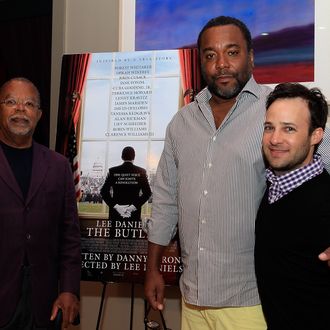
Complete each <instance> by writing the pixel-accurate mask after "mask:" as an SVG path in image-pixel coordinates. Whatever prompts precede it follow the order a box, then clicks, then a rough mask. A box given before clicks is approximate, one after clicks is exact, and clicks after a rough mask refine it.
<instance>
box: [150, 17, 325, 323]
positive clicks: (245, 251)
mask: <svg viewBox="0 0 330 330" xmlns="http://www.w3.org/2000/svg"><path fill="white" fill-rule="evenodd" d="M198 49H199V54H200V61H201V69H202V73H203V77H204V80H205V82H206V83H207V88H205V89H204V90H202V91H201V92H200V93H199V94H198V95H197V96H196V97H195V100H194V102H191V103H190V104H188V105H187V106H185V107H184V108H183V109H182V110H180V111H179V112H178V113H177V114H176V115H175V116H174V118H173V119H172V121H171V122H170V123H169V125H168V128H167V133H166V139H165V145H164V150H163V153H162V156H161V159H160V162H159V165H158V169H157V174H156V180H155V184H154V187H153V206H152V207H153V209H152V217H151V219H150V222H149V233H148V240H149V245H148V264H147V272H146V279H145V295H146V297H147V298H148V300H149V302H150V304H151V306H152V307H153V308H155V309H160V310H161V309H163V307H164V306H163V298H164V280H163V278H162V276H161V273H160V272H159V265H160V260H161V255H162V253H163V251H164V248H165V246H166V245H167V244H168V243H169V242H170V240H171V237H173V234H174V233H175V230H176V226H178V230H179V237H180V245H181V257H182V263H183V273H182V275H181V278H180V289H181V293H182V296H183V299H182V325H181V328H182V329H184V330H186V329H190V330H191V329H196V330H204V329H209V330H214V329H221V330H224V329H225V330H229V329H230V330H232V329H237V330H248V329H249V330H250V329H253V330H264V329H266V324H265V320H264V317H263V313H262V309H261V306H260V301H259V295H258V290H257V284H256V278H255V271H254V224H255V217H256V213H257V210H258V206H259V204H260V201H261V199H262V196H263V194H264V191H265V188H266V182H265V165H264V162H263V157H262V152H261V138H262V133H263V123H264V116H265V102H266V98H267V95H268V94H269V92H270V88H268V87H266V86H262V85H259V84H257V83H256V81H255V80H254V78H253V76H252V71H253V66H254V55H253V49H252V41H251V34H250V32H249V30H248V29H247V27H246V26H245V24H244V23H242V22H241V21H239V20H237V19H235V18H232V17H226V16H219V17H216V18H214V19H211V20H210V21H209V22H208V23H207V24H206V25H205V26H204V27H203V29H202V30H201V32H200V34H199V37H198ZM328 147H329V148H330V146H328ZM328 150H329V149H328ZM329 158H330V153H329V152H328V153H327V159H326V158H324V160H326V162H327V163H328V165H329V169H330V159H329Z"/></svg>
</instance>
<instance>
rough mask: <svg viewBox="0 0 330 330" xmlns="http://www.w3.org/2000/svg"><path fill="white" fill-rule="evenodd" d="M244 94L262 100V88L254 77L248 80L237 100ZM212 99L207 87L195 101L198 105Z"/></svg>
mask: <svg viewBox="0 0 330 330" xmlns="http://www.w3.org/2000/svg"><path fill="white" fill-rule="evenodd" d="M243 93H250V94H253V95H254V96H255V97H257V98H260V96H261V87H260V85H259V84H257V82H256V81H255V80H254V77H253V76H251V78H250V79H249V80H248V82H247V83H246V84H245V86H244V87H243V89H242V90H241V92H240V93H239V94H238V96H237V99H239V98H240V97H241V95H242V94H243ZM211 97H212V94H211V92H210V91H209V90H208V88H207V87H205V88H204V89H202V90H201V91H200V92H199V93H198V94H197V95H196V98H195V100H196V101H197V103H198V104H201V103H206V102H209V100H210V98H211Z"/></svg>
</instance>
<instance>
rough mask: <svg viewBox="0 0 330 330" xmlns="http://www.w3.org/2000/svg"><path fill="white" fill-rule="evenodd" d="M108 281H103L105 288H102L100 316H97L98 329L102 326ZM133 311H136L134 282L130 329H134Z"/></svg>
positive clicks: (132, 284)
mask: <svg viewBox="0 0 330 330" xmlns="http://www.w3.org/2000/svg"><path fill="white" fill-rule="evenodd" d="M108 283H109V282H106V281H102V284H103V288H102V295H101V302H100V307H99V313H98V317H97V323H96V330H99V328H100V322H101V317H102V311H103V304H104V298H105V292H106V289H107V285H108ZM133 312H134V283H133V282H132V283H131V310H130V323H129V329H130V330H132V329H133Z"/></svg>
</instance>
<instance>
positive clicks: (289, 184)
mask: <svg viewBox="0 0 330 330" xmlns="http://www.w3.org/2000/svg"><path fill="white" fill-rule="evenodd" d="M323 168H324V165H323V162H322V159H321V156H320V155H319V154H317V153H316V154H314V155H313V161H312V162H311V163H309V164H307V165H305V166H303V167H300V168H297V169H296V170H293V171H291V172H288V173H286V174H284V175H281V176H276V175H275V174H274V172H273V171H272V170H271V169H269V168H268V169H266V179H267V180H268V181H269V182H270V186H269V191H268V202H269V203H274V202H275V201H277V200H279V199H280V198H282V197H283V196H285V195H286V194H288V193H289V192H290V191H292V190H294V189H295V188H297V187H299V186H301V185H302V184H303V183H305V182H306V181H308V180H310V179H312V178H313V177H315V176H317V175H319V174H321V173H322V172H323Z"/></svg>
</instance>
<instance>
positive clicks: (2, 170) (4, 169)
mask: <svg viewBox="0 0 330 330" xmlns="http://www.w3.org/2000/svg"><path fill="white" fill-rule="evenodd" d="M0 177H1V179H2V180H3V181H4V182H5V183H6V184H7V186H8V187H9V188H10V189H11V190H12V191H13V192H14V193H15V194H16V195H18V196H19V197H20V198H21V199H22V200H23V201H24V198H23V195H22V191H21V188H20V187H19V185H18V183H17V181H16V178H15V176H14V173H13V171H12V170H11V168H10V165H9V163H8V161H7V158H6V156H5V154H4V152H3V150H2V147H1V146H0Z"/></svg>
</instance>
